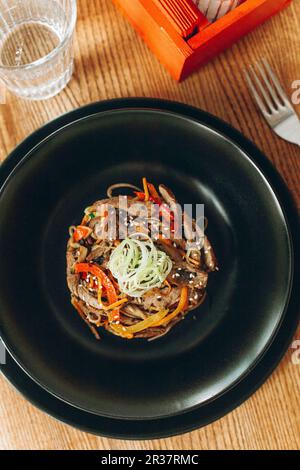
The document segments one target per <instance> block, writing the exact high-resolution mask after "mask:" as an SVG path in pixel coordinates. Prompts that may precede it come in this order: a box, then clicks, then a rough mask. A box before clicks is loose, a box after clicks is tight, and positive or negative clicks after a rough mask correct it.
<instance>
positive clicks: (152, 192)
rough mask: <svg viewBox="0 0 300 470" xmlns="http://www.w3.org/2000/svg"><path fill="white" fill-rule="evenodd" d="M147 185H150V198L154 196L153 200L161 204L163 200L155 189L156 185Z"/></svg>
mask: <svg viewBox="0 0 300 470" xmlns="http://www.w3.org/2000/svg"><path fill="white" fill-rule="evenodd" d="M147 184H148V189H149V193H150V196H152V197H153V199H156V200H157V201H160V202H161V199H160V197H159V194H158V192H157V191H156V189H155V186H154V184H152V183H147Z"/></svg>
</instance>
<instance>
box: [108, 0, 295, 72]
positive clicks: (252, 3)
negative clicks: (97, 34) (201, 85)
mask: <svg viewBox="0 0 300 470" xmlns="http://www.w3.org/2000/svg"><path fill="white" fill-rule="evenodd" d="M113 1H114V2H115V3H116V5H118V6H119V7H120V9H121V10H122V11H123V12H124V14H125V15H126V16H127V18H128V19H129V20H130V21H131V23H132V24H133V26H134V27H135V29H136V30H137V31H138V33H139V34H140V35H141V36H142V38H143V39H144V40H145V42H146V43H147V44H148V46H149V47H150V48H151V50H152V51H153V52H154V54H155V55H156V56H157V57H158V58H159V60H160V61H161V62H162V63H163V64H164V66H165V67H166V68H167V69H168V70H169V72H170V73H171V75H172V77H174V78H175V79H176V80H178V81H179V80H183V79H185V78H186V77H187V76H188V75H190V74H191V73H192V72H193V71H194V70H196V69H197V68H198V67H199V66H201V65H203V64H204V63H206V62H208V61H209V60H210V59H212V58H213V57H214V56H216V55H217V54H219V53H220V52H221V51H223V50H224V49H225V48H227V47H229V46H230V45H231V44H233V43H234V42H236V41H237V40H238V39H239V38H241V37H242V36H244V35H245V34H247V33H248V32H249V31H251V30H253V29H254V28H255V27H256V26H258V25H259V24H260V23H262V22H264V21H265V20H267V19H268V18H269V17H271V16H272V15H274V14H276V13H278V12H279V11H280V10H282V9H283V8H284V7H286V6H288V5H289V4H290V3H291V2H292V0H244V2H243V3H242V4H241V5H239V6H238V7H237V8H236V9H235V10H233V11H231V12H230V13H228V14H227V15H225V16H224V17H223V18H221V19H219V20H218V21H216V22H215V23H209V22H208V21H207V20H206V19H205V18H204V16H203V15H202V14H201V13H200V12H199V11H198V9H196V8H195V5H194V4H193V2H192V0H113ZM170 2H171V3H170ZM172 2H174V3H172Z"/></svg>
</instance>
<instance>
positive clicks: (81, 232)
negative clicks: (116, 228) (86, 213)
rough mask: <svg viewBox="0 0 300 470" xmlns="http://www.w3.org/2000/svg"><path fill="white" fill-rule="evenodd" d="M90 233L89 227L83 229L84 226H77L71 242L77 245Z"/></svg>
mask: <svg viewBox="0 0 300 470" xmlns="http://www.w3.org/2000/svg"><path fill="white" fill-rule="evenodd" d="M90 233H91V229H90V228H89V227H85V226H84V225H78V227H76V230H75V232H74V233H73V240H74V242H75V243H77V242H79V241H80V240H82V239H83V238H87V237H88V236H89V235H90Z"/></svg>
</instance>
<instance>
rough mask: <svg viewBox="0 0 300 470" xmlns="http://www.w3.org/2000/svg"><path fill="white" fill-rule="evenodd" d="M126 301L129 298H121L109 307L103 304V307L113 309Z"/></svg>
mask: <svg viewBox="0 0 300 470" xmlns="http://www.w3.org/2000/svg"><path fill="white" fill-rule="evenodd" d="M126 302H128V299H121V300H118V302H115V303H113V304H110V305H108V307H104V306H103V308H104V310H112V309H114V308H116V307H120V305H123V304H125V303H126Z"/></svg>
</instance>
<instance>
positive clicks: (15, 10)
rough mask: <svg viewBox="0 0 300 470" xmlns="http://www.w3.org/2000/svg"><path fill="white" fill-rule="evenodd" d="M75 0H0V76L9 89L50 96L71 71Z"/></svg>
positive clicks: (21, 93) (26, 95) (32, 95)
mask: <svg viewBox="0 0 300 470" xmlns="http://www.w3.org/2000/svg"><path fill="white" fill-rule="evenodd" d="M76 17H77V8H76V0H0V80H1V81H2V83H3V84H4V85H5V87H6V88H8V89H9V90H10V91H11V92H12V93H14V94H15V95H17V96H20V97H22V98H26V99H32V100H42V99H47V98H51V97H52V96H54V95H56V94H57V93H59V92H60V91H61V90H62V89H63V88H64V87H65V86H66V85H67V83H68V82H69V80H70V78H71V76H72V73H73V63H74V60H73V58H74V55H73V38H74V31H75V25H76Z"/></svg>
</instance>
